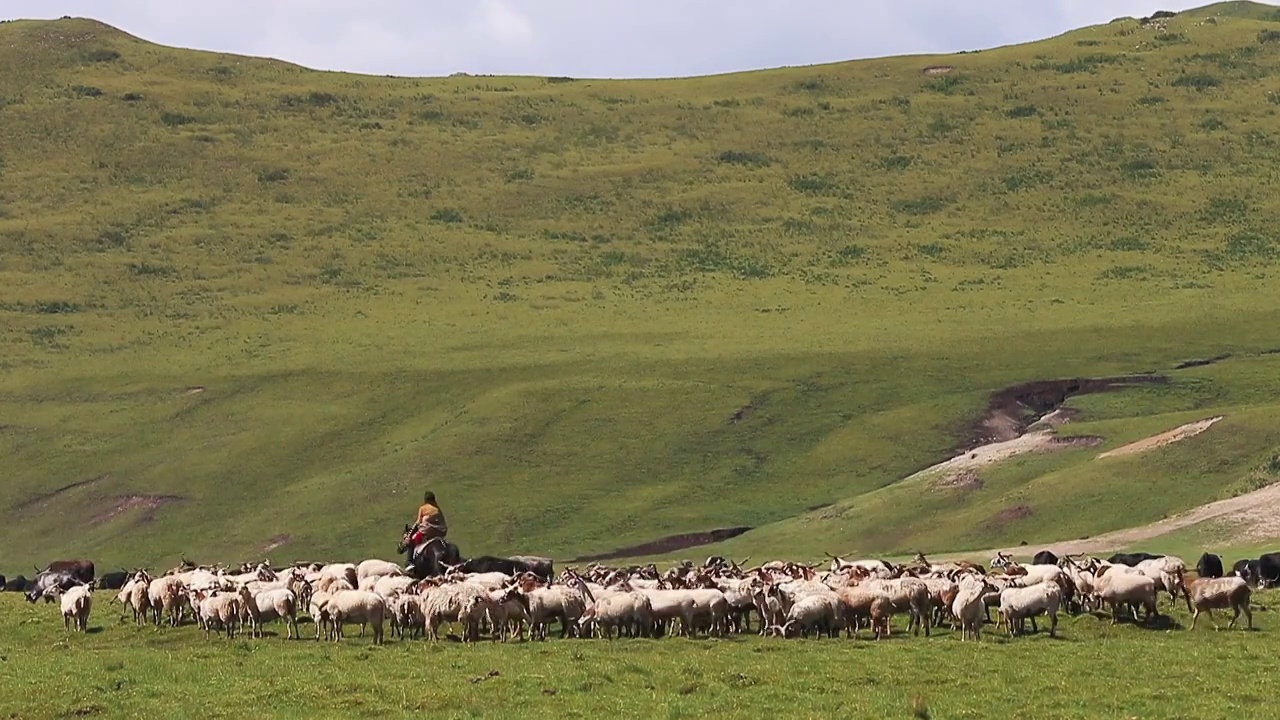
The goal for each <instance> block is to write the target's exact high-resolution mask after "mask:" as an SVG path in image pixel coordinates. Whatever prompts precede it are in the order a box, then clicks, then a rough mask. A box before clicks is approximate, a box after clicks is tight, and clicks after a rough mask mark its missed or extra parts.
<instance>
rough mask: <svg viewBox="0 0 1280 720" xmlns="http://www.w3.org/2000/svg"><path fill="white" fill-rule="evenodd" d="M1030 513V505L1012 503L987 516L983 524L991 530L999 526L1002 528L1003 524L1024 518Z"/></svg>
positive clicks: (1029, 515)
mask: <svg viewBox="0 0 1280 720" xmlns="http://www.w3.org/2000/svg"><path fill="white" fill-rule="evenodd" d="M1031 515H1032V512H1031V506H1030V505H1014V506H1012V507H1007V508H1005V509H1003V510H1001V511H1000V512H997V513H996V514H995V515H992V516H991V517H989V518H987V521H986V522H985V523H983V524H984V525H986V526H987V528H989V529H991V530H999V529H1000V528H1003V527H1004V526H1005V525H1008V524H1009V523H1013V522H1017V521H1019V520H1026V519H1027V518H1029V517H1031Z"/></svg>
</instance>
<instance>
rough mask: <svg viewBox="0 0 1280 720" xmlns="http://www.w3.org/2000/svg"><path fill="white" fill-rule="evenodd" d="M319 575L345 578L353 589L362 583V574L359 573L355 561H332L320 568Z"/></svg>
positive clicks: (339, 578)
mask: <svg viewBox="0 0 1280 720" xmlns="http://www.w3.org/2000/svg"><path fill="white" fill-rule="evenodd" d="M319 577H320V578H333V579H335V580H345V581H346V582H347V585H348V586H350V587H351V588H352V589H354V588H356V587H358V586H359V585H360V576H359V575H358V574H357V571H356V566H355V563H330V564H328V565H325V566H324V567H322V568H320V572H319ZM333 592H336V591H333Z"/></svg>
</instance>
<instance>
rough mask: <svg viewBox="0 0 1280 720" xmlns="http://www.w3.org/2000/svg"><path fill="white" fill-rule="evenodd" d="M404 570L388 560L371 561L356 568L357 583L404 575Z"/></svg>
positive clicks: (364, 562)
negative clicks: (369, 578)
mask: <svg viewBox="0 0 1280 720" xmlns="http://www.w3.org/2000/svg"><path fill="white" fill-rule="evenodd" d="M404 574H405V573H404V568H402V567H400V566H399V565H397V564H395V563H393V562H388V561H386V560H377V559H372V558H371V559H369V560H365V561H363V562H361V563H360V564H359V565H357V566H356V581H357V583H358V582H359V581H361V580H364V579H365V578H367V577H387V576H393V575H404Z"/></svg>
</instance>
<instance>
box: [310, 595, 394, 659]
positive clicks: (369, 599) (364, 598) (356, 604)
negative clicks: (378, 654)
mask: <svg viewBox="0 0 1280 720" xmlns="http://www.w3.org/2000/svg"><path fill="white" fill-rule="evenodd" d="M325 610H326V611H327V612H328V614H329V618H330V619H331V620H332V621H333V629H334V631H333V636H334V637H333V639H334V642H337V641H339V640H341V639H342V628H343V625H344V624H346V623H348V622H359V623H360V624H361V625H364V624H366V623H367V624H369V625H370V626H372V627H373V643H374V644H375V645H381V644H382V640H383V621H384V619H385V618H386V615H387V603H386V601H385V600H383V599H382V596H381V595H377V594H375V593H371V592H364V591H361V590H342V591H340V592H336V593H334V594H333V595H332V596H331V597H330V598H329V601H328V602H327V603H326V604H325Z"/></svg>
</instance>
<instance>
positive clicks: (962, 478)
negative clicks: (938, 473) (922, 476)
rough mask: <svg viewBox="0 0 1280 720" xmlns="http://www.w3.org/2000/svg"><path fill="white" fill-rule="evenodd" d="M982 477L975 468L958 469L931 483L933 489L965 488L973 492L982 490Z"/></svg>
mask: <svg viewBox="0 0 1280 720" xmlns="http://www.w3.org/2000/svg"><path fill="white" fill-rule="evenodd" d="M983 484H984V483H983V481H982V478H981V477H980V476H979V475H978V473H976V472H974V471H973V470H969V469H965V470H957V471H955V472H950V473H947V474H946V475H943V476H942V477H939V478H937V479H935V480H933V481H932V482H930V483H929V487H930V489H933V490H964V491H966V492H971V491H974V490H981V489H982V486H983Z"/></svg>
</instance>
